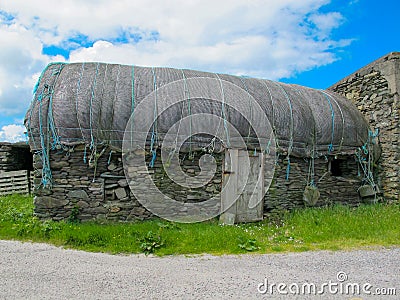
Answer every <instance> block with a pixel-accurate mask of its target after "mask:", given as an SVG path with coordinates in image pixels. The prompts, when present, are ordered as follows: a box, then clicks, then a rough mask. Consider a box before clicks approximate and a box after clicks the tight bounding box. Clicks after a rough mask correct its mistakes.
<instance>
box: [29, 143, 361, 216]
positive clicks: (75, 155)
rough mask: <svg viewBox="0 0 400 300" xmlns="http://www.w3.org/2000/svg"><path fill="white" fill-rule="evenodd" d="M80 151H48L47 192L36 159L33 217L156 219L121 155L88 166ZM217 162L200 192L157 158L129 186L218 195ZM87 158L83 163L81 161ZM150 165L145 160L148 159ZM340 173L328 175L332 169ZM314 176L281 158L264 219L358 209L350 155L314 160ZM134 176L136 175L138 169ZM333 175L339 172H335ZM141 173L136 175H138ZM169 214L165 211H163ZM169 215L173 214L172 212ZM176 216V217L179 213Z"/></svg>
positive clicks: (198, 196) (182, 196) (194, 168)
mask: <svg viewBox="0 0 400 300" xmlns="http://www.w3.org/2000/svg"><path fill="white" fill-rule="evenodd" d="M202 154H203V153H197V154H196V155H195V156H194V157H193V158H189V157H188V156H187V155H181V156H180V161H181V166H182V169H183V170H184V171H185V173H186V174H188V175H189V176H195V175H198V174H199V173H200V168H199V157H200V156H201V155H202ZM88 156H89V155H85V153H84V151H83V148H79V147H75V149H74V150H73V151H71V152H70V151H67V152H66V151H51V153H50V166H51V171H52V182H53V186H52V188H51V189H48V188H43V187H42V186H41V177H42V170H41V167H42V162H41V159H40V157H39V156H37V155H35V156H34V167H35V171H34V175H35V179H34V183H35V187H36V188H35V190H34V194H35V198H34V199H35V200H34V201H35V214H36V215H37V216H38V217H40V218H51V219H54V220H63V219H68V218H70V217H71V214H75V216H74V217H78V218H79V219H80V220H92V219H100V220H101V219H107V220H111V221H133V220H144V219H149V218H152V217H154V215H153V214H152V213H150V212H149V211H148V210H147V209H146V208H145V207H143V206H142V205H141V204H140V203H139V201H138V200H137V199H136V198H135V196H134V195H133V193H132V191H131V189H130V187H129V185H128V181H127V179H126V177H125V174H124V169H123V164H122V155H121V154H120V153H116V152H111V153H110V150H107V151H105V152H104V153H103V154H102V155H101V156H99V157H98V159H97V163H96V164H94V163H93V162H91V161H89V157H88ZM213 156H214V159H215V161H216V163H217V170H216V172H215V174H214V177H213V178H212V179H211V180H210V181H209V182H208V184H206V185H205V186H204V187H201V188H193V189H189V188H183V187H180V186H179V185H178V184H176V183H174V182H173V181H172V180H171V179H169V178H168V176H167V175H166V172H165V169H164V168H163V167H162V163H161V159H160V156H159V155H158V157H157V160H156V161H155V164H154V167H153V168H150V167H148V168H145V167H142V168H143V172H142V171H141V172H142V174H139V175H141V176H139V177H142V179H141V178H138V179H136V180H135V182H133V183H132V182H131V183H130V184H131V187H132V188H135V189H136V192H137V193H139V194H140V193H146V192H148V190H147V187H146V186H145V185H144V184H141V180H143V178H144V177H145V176H151V178H152V180H153V181H154V182H155V184H156V186H157V187H158V188H159V189H160V191H162V192H163V193H164V194H166V195H168V196H170V197H172V198H174V199H175V200H177V201H182V202H197V201H204V200H206V199H209V198H210V197H211V196H214V195H219V193H220V191H221V187H222V161H223V154H213ZM84 158H86V162H85V161H84ZM147 161H149V157H148V158H147ZM333 163H334V164H335V165H336V169H338V168H339V169H340V172H339V173H337V174H334V172H332V170H331V169H332V167H331V165H332V164H333ZM314 165H315V166H314V172H313V173H314V176H311V174H310V172H309V170H310V169H309V167H310V160H309V159H305V158H296V157H291V163H290V172H289V174H288V173H287V162H286V160H284V159H279V160H278V161H277V164H276V169H275V175H274V179H273V181H272V184H271V186H270V188H269V190H268V192H267V193H266V195H265V197H264V214H265V215H269V214H270V213H274V212H275V211H281V210H292V209H294V208H301V207H305V206H307V205H316V206H322V205H329V204H333V203H342V204H350V205H356V204H358V203H360V202H361V199H360V197H359V195H358V188H359V187H360V186H361V184H362V183H361V177H360V176H359V173H358V166H357V162H356V160H355V157H353V156H351V155H350V156H343V157H338V158H337V159H335V158H334V157H326V158H325V157H324V158H318V159H315V160H314ZM136 171H137V170H136ZM336 172H337V171H336ZM139 173H140V172H139ZM311 181H312V182H314V185H315V186H316V188H317V189H318V191H319V194H320V196H319V197H318V201H317V202H316V203H313V204H309V203H306V202H304V200H303V198H304V197H303V196H304V191H305V189H306V187H307V186H309V184H310V183H311ZM165 209H166V210H168V209H169V208H167V207H166V208H165ZM171 213H173V212H171ZM177 213H180V212H177Z"/></svg>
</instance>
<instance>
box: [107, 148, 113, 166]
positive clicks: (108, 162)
mask: <svg viewBox="0 0 400 300" xmlns="http://www.w3.org/2000/svg"><path fill="white" fill-rule="evenodd" d="M112 153H113V151H112V150H111V151H110V155H109V156H108V161H107V165H108V166H109V165H110V163H111V156H112Z"/></svg>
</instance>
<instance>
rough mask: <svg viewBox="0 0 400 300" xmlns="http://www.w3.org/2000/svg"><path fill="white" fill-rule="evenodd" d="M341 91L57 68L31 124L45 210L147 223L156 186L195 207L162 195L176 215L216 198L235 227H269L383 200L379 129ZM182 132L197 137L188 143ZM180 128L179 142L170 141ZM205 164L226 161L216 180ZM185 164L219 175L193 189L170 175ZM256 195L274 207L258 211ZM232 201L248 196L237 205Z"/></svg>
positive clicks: (191, 176) (53, 214) (188, 73)
mask: <svg viewBox="0 0 400 300" xmlns="http://www.w3.org/2000/svg"><path fill="white" fill-rule="evenodd" d="M363 76H366V75H365V74H364V75H363ZM367 78H368V77H367ZM374 82H375V81H374ZM341 86H342V87H343V85H340V84H339V85H337V86H336V87H334V88H332V89H331V90H327V91H321V90H315V89H310V88H306V87H302V86H298V85H289V84H283V83H278V82H273V81H269V80H262V79H255V78H244V77H237V76H231V75H225V74H214V73H206V72H199V71H193V70H179V69H171V68H145V67H137V66H124V65H114V64H104V63H73V64H66V63H55V64H50V65H48V66H47V67H46V69H45V70H44V71H43V73H42V75H41V77H40V79H39V81H38V84H37V86H36V87H35V94H34V99H33V101H32V103H31V106H30V108H29V110H28V112H27V114H26V117H25V125H26V127H27V129H28V135H29V145H30V147H31V150H32V152H33V153H34V159H33V160H34V162H33V164H34V169H35V171H34V175H35V179H34V185H35V190H34V193H35V200H34V201H35V213H36V214H37V215H38V216H39V217H42V218H52V219H55V220H61V219H65V218H68V217H69V216H70V214H71V212H72V211H73V210H75V211H76V210H78V211H79V215H78V217H79V218H80V219H82V220H86V219H96V218H98V219H109V220H115V221H127V220H136V219H140V220H143V219H147V218H150V217H153V216H154V214H153V213H154V210H153V207H152V209H150V210H149V207H148V206H146V205H147V204H146V203H147V202H148V201H147V200H146V201H147V202H146V201H141V199H140V198H142V197H144V198H146V196H147V197H150V198H146V199H153V198H154V199H156V198H157V197H158V194H157V193H156V192H154V193H153V190H154V189H152V185H154V186H155V187H156V190H157V191H161V193H162V195H163V196H162V197H161V198H159V199H161V200H162V199H173V200H174V201H176V202H177V203H183V204H184V205H183V206H182V207H179V206H174V204H171V205H170V203H172V202H165V203H168V204H162V203H161V202H162V201H161V200H160V201H161V202H160V203H158V204H159V207H158V209H159V210H158V211H156V215H158V216H161V217H166V218H167V219H168V216H171V215H174V216H177V217H178V219H179V215H180V214H182V215H185V214H188V213H189V214H190V211H191V210H193V211H192V213H194V214H196V213H198V214H201V213H202V212H201V209H200V210H196V209H194V208H193V206H191V204H193V203H194V204H196V203H200V202H203V201H205V199H213V200H212V201H211V202H207V204H204V205H206V206H207V209H209V210H212V211H214V212H216V214H218V212H219V211H225V212H228V213H229V214H228V215H227V217H228V218H229V219H230V221H231V222H246V221H255V220H260V219H262V218H263V215H265V214H267V213H268V212H270V211H273V210H276V209H279V210H281V209H293V208H295V207H303V206H304V205H326V204H332V203H345V204H351V205H356V204H358V203H360V202H361V201H363V200H365V201H377V200H378V199H379V196H380V193H381V191H380V187H379V186H378V185H377V184H376V180H375V179H376V178H375V175H376V172H377V171H376V161H377V160H378V158H379V155H380V151H379V146H378V144H377V137H378V134H377V133H376V132H375V130H374V127H375V126H374V124H373V123H371V125H372V126H370V125H369V124H368V122H367V121H366V119H365V117H364V116H363V114H362V113H361V112H360V111H359V110H357V106H356V104H353V103H352V102H350V101H348V100H347V99H346V98H345V97H344V96H347V92H343V90H344V89H343V88H342V90H341V88H340V87H341ZM333 90H334V91H338V92H339V93H342V94H343V95H344V96H341V95H339V94H338V93H334V92H333ZM346 91H347V90H346ZM380 96H381V94H379V96H377V97H380ZM360 97H361V96H360ZM382 99H383V97H382ZM382 101H383V100H382ZM199 115H200V116H201V117H200V119H199ZM204 116H206V117H204ZM214 117H215V118H217V121H215V122H214V121H212V120H213V118H214ZM199 120H201V122H199ZM196 126H203V128H201V130H200V129H198V128H197V129H196ZM174 130H175V131H174ZM182 130H184V131H185V133H186V134H187V135H185V136H184V137H183V138H180V136H181V135H183V134H182ZM171 131H172V132H175V133H174V134H172V136H176V139H172V140H168V139H169V137H170V136H171V135H170V132H171ZM138 139H140V140H141V142H143V145H142V147H139V144H138V143H137V140H138ZM178 140H179V141H178ZM239 140H240V142H238V141H239ZM167 142H169V144H168V145H169V146H168V147H167V148H166V150H165V151H164V152H166V153H167V154H166V156H165V154H163V143H167ZM174 143H175V144H174ZM127 144H128V151H127V152H124V153H123V151H122V150H123V149H124V147H125V149H126V147H127V146H126V145H127ZM129 144H131V146H132V145H133V144H134V145H135V147H130V148H129ZM124 145H125V146H124ZM174 145H175V146H174ZM176 145H179V147H176ZM135 155H139V156H142V157H143V161H144V164H143V163H139V164H136V163H135ZM163 155H164V156H163ZM385 155H386V154H385ZM204 157H205V158H204ZM128 158H129V159H128ZM164 158H165V159H164ZM205 160H211V161H213V163H214V169H213V172H212V174H211V175H210V174H204V172H203V173H202V168H201V166H202V163H203V162H204V161H205ZM126 161H128V163H126ZM244 161H247V162H248V161H250V163H249V164H248V168H247V167H246V168H247V169H246V168H245V167H243V166H244V165H242V164H244ZM138 162H140V161H139V160H138ZM174 168H178V169H181V170H182V172H183V173H182V174H180V175H179V176H180V177H179V176H178V177H179V178H183V181H186V182H188V181H191V180H193V181H195V178H197V177H201V178H203V177H204V178H207V180H206V181H204V182H203V185H201V186H197V185H195V184H192V185H190V184H189V185H184V184H181V183H179V180H178V179H179V178H177V179H176V178H170V177H169V176H168V175H170V174H171V171H170V169H174ZM243 170H245V171H246V172H247V173H243V172H245V171H243ZM131 171H132V172H133V173H132V174H129V172H131ZM378 172H381V171H380V169H378ZM240 174H246V176H241V175H240ZM260 174H261V175H260ZM252 176H253V177H252ZM232 178H233V179H232ZM243 178H245V182H244V183H241V181H243ZM260 178H261V179H260ZM231 179H232V180H231ZM229 180H230V181H229ZM149 181H150V183H149ZM228 182H230V183H229V184H228ZM232 182H233V183H232ZM237 186H242V187H243V188H242V189H241V190H240V189H238V188H237ZM248 187H249V188H248ZM254 191H256V193H258V194H259V195H261V197H262V201H261V202H260V203H258V204H257V205H256V206H254V207H250V206H251V205H248V204H249V203H250V202H251V201H252V194H254V193H253V192H254ZM385 191H386V190H385ZM232 195H233V196H234V197H236V198H237V199H239V200H238V201H237V202H235V203H231V202H229V201H230V200H229V199H230V198H231V197H233V196H232ZM236 198H235V199H236ZM157 199H158V198H157ZM150 201H151V200H150ZM249 201H250V202H249ZM158 204H157V205H158ZM164 212H165V213H166V215H164V214H163V213H164ZM192 216H193V215H192ZM172 219H174V218H172ZM192 220H193V219H192Z"/></svg>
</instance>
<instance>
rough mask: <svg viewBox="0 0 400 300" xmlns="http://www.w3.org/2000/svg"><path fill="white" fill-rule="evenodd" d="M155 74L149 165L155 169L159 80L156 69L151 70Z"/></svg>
mask: <svg viewBox="0 0 400 300" xmlns="http://www.w3.org/2000/svg"><path fill="white" fill-rule="evenodd" d="M151 70H152V72H153V89H154V113H153V126H152V127H153V128H152V131H151V143H150V152H151V154H152V158H151V161H150V163H149V167H150V168H153V167H154V162H155V161H156V158H157V151H156V149H154V144H155V143H156V139H157V133H156V130H157V129H156V126H157V79H156V73H155V71H154V68H152V69H151Z"/></svg>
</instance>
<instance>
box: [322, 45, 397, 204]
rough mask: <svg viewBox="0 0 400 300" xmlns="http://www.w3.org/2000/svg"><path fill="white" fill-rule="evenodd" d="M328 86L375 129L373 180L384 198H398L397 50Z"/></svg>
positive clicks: (394, 199)
mask: <svg viewBox="0 0 400 300" xmlns="http://www.w3.org/2000/svg"><path fill="white" fill-rule="evenodd" d="M329 90H331V91H334V92H336V93H339V94H341V95H343V96H345V97H346V98H348V99H349V100H351V101H352V102H353V103H354V104H355V105H356V106H357V108H358V109H359V110H360V111H361V112H362V114H363V115H364V117H365V118H366V119H367V120H368V122H369V124H370V126H371V127H372V128H374V129H375V130H377V133H378V132H379V133H378V134H379V141H380V145H381V148H382V154H381V157H380V159H379V161H378V165H377V167H378V168H377V181H378V182H377V183H378V186H379V187H380V188H381V189H382V191H383V194H384V197H385V199H386V200H393V201H396V200H397V201H399V200H400V198H399V197H400V192H399V189H400V117H399V110H400V52H392V53H389V54H387V55H385V56H383V57H382V58H380V59H378V60H376V61H374V62H372V63H370V64H369V65H367V66H365V67H363V68H361V69H359V70H358V71H356V72H354V73H353V74H351V75H349V76H347V77H346V78H344V79H342V80H341V81H339V82H338V83H336V84H334V85H333V86H331V87H330V88H329Z"/></svg>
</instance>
